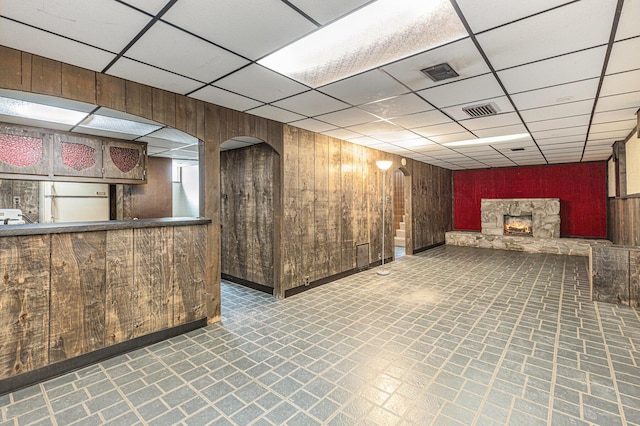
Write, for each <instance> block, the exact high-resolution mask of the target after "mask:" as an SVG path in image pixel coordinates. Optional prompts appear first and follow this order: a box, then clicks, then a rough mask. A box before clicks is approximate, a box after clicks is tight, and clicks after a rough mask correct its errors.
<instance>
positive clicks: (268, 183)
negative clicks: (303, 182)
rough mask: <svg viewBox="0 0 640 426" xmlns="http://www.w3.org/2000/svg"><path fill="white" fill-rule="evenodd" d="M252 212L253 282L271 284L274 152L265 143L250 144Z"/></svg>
mask: <svg viewBox="0 0 640 426" xmlns="http://www.w3.org/2000/svg"><path fill="white" fill-rule="evenodd" d="M253 151H254V154H253V156H252V159H253V165H252V167H251V168H252V170H253V187H252V194H253V200H254V204H255V208H254V213H253V214H254V216H253V218H251V219H250V220H251V221H252V223H253V224H254V227H255V233H254V236H255V242H254V246H253V253H254V256H255V257H254V258H253V260H252V259H247V261H248V262H251V263H253V265H254V271H253V273H254V282H256V283H259V284H264V285H266V286H268V287H273V286H274V282H273V266H274V260H273V235H274V211H273V191H274V188H273V181H274V169H273V163H274V160H275V152H274V151H273V149H272V148H271V147H269V146H268V145H267V144H264V143H261V144H258V145H254V146H253Z"/></svg>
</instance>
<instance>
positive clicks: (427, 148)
mask: <svg viewBox="0 0 640 426" xmlns="http://www.w3.org/2000/svg"><path fill="white" fill-rule="evenodd" d="M413 150H414V151H416V152H422V153H424V154H425V155H430V156H432V157H434V158H437V157H438V156H439V155H440V154H442V153H448V152H451V151H452V150H451V149H449V148H447V147H446V146H442V145H439V144H437V143H434V144H432V145H424V146H421V147H416V148H414V149H413Z"/></svg>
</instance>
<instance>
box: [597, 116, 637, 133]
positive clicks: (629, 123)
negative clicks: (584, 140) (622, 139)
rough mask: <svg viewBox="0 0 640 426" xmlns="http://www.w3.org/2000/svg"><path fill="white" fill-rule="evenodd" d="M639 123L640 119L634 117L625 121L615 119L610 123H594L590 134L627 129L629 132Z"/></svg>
mask: <svg viewBox="0 0 640 426" xmlns="http://www.w3.org/2000/svg"><path fill="white" fill-rule="evenodd" d="M637 124H638V120H637V119H636V118H635V117H634V118H633V120H625V121H613V122H609V123H599V124H592V125H591V129H590V130H589V134H594V133H602V132H615V131H626V132H627V134H628V133H630V132H631V130H633V128H634V127H635V126H636V125H637Z"/></svg>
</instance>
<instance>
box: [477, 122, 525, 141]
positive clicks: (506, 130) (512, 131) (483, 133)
mask: <svg viewBox="0 0 640 426" xmlns="http://www.w3.org/2000/svg"><path fill="white" fill-rule="evenodd" d="M473 133H474V134H475V135H476V136H478V137H479V138H491V137H494V136H506V135H518V134H521V133H528V132H527V128H526V127H524V125H523V124H514V125H513V126H503V127H492V128H491V129H480V130H474V131H473Z"/></svg>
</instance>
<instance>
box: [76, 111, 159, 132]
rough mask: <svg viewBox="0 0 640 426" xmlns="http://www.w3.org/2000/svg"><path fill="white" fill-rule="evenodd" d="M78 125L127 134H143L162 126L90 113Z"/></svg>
mask: <svg viewBox="0 0 640 426" xmlns="http://www.w3.org/2000/svg"><path fill="white" fill-rule="evenodd" d="M80 127H86V128H88V129H97V130H106V131H109V132H116V133H124V134H128V135H136V136H145V135H148V134H149V133H151V132H155V131H156V130H158V129H159V128H161V127H162V126H156V125H153V124H147V123H140V122H138V121H130V120H123V119H121V118H112V117H105V116H103V115H92V116H90V117H88V118H87V119H86V120H85V121H84V122H82V124H80Z"/></svg>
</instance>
